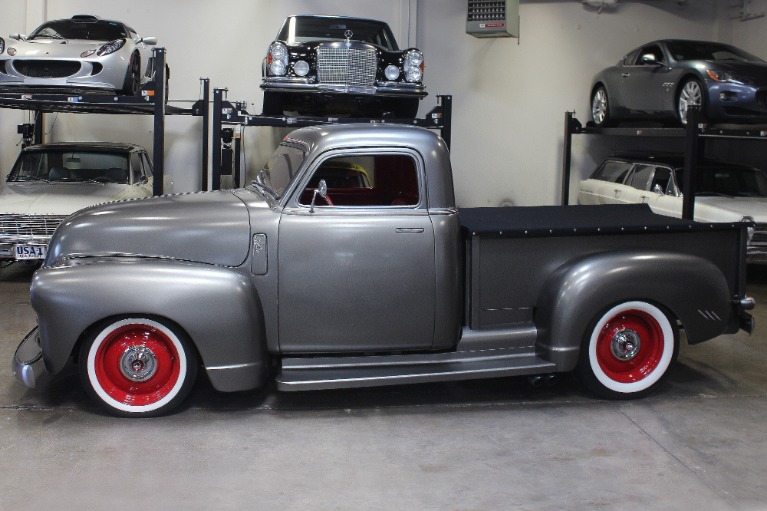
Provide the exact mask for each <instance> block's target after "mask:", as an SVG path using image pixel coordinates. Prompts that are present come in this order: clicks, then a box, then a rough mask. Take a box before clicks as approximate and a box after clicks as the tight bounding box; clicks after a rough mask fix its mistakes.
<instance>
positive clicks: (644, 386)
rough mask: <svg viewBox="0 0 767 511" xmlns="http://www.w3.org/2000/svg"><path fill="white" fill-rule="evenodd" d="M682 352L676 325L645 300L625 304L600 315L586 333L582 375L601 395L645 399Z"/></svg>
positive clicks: (584, 380)
mask: <svg viewBox="0 0 767 511" xmlns="http://www.w3.org/2000/svg"><path fill="white" fill-rule="evenodd" d="M678 351H679V335H678V331H677V328H676V325H674V324H672V323H671V321H669V319H668V316H667V315H666V314H665V313H664V312H663V311H661V310H660V309H659V308H658V307H656V306H655V305H652V304H650V303H647V302H641V301H632V302H624V303H621V304H619V305H616V306H615V307H613V308H611V309H610V310H608V311H607V312H605V313H604V314H602V315H601V316H600V317H599V318H598V319H597V320H596V323H595V324H594V326H593V328H592V329H591V330H589V332H588V333H587V334H586V338H585V339H584V341H583V347H582V349H581V356H580V362H579V364H578V372H579V373H580V375H581V378H582V380H583V382H584V384H585V385H586V386H587V387H588V388H589V389H590V390H592V391H593V392H594V393H596V394H598V395H600V396H602V397H607V398H611V399H630V398H637V397H642V396H644V395H646V394H649V393H650V392H652V391H653V390H654V389H655V388H656V387H657V386H658V385H659V384H660V383H661V381H662V380H663V378H664V377H665V376H666V374H667V373H668V370H669V368H670V367H671V365H672V363H673V362H674V360H676V357H677V354H678Z"/></svg>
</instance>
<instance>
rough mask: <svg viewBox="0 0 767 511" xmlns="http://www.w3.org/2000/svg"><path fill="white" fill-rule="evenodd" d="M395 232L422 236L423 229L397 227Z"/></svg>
mask: <svg viewBox="0 0 767 511" xmlns="http://www.w3.org/2000/svg"><path fill="white" fill-rule="evenodd" d="M395 232H397V234H421V233H422V232H423V227H397V228H396V229H395Z"/></svg>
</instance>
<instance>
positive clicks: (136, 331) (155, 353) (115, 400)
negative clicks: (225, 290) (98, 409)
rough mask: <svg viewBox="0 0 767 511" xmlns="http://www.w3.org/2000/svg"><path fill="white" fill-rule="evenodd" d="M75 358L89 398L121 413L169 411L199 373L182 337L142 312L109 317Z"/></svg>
mask: <svg viewBox="0 0 767 511" xmlns="http://www.w3.org/2000/svg"><path fill="white" fill-rule="evenodd" d="M79 360H80V362H79V368H80V377H81V379H82V382H83V385H84V387H85V389H86V391H87V393H88V394H89V395H90V397H91V398H93V399H94V400H95V401H97V402H98V403H100V404H102V405H103V406H105V407H106V408H107V410H108V411H109V412H110V413H112V414H114V415H118V416H122V417H150V416H156V415H162V414H165V413H167V412H170V411H171V410H173V409H174V408H176V407H177V406H178V405H179V404H181V402H182V401H183V400H184V399H185V398H186V396H187V395H188V394H189V391H190V390H191V388H192V385H193V383H194V380H195V378H196V376H197V354H196V352H195V350H194V348H192V347H191V344H190V343H189V342H188V341H187V340H186V339H185V337H184V336H183V335H181V334H180V333H178V332H177V331H176V328H174V327H170V326H168V325H166V324H163V323H161V322H159V321H156V320H153V319H148V318H144V317H129V318H124V319H118V320H115V321H112V322H108V323H107V324H105V325H104V326H103V327H102V328H100V329H98V330H97V332H96V334H95V335H93V336H91V337H90V338H89V339H88V340H86V341H85V342H84V343H83V345H82V347H81V348H80V359H79Z"/></svg>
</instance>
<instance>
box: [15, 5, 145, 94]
mask: <svg viewBox="0 0 767 511" xmlns="http://www.w3.org/2000/svg"><path fill="white" fill-rule="evenodd" d="M154 44H157V40H156V38H154V37H141V36H140V35H138V34H137V33H136V31H135V30H133V29H132V28H130V27H129V26H127V25H125V24H124V23H121V22H119V21H110V20H102V19H100V18H99V17H97V16H86V15H79V16H73V17H72V18H70V19H61V20H54V21H47V22H45V23H43V24H42V25H40V26H39V27H37V28H36V29H35V30H34V31H33V32H32V33H31V34H29V35H28V36H27V35H21V34H12V35H11V36H10V40H8V41H6V40H4V39H3V38H2V37H0V89H4V90H14V91H15V90H19V89H22V88H23V89H25V90H26V89H31V90H37V91H40V90H45V89H56V90H59V89H61V88H68V89H88V90H108V91H114V92H117V93H123V94H130V95H134V96H138V95H141V90H142V86H144V85H145V84H147V83H148V82H149V81H150V80H152V79H153V76H154V58H153V57H152V53H151V50H150V49H149V48H148V46H150V45H154Z"/></svg>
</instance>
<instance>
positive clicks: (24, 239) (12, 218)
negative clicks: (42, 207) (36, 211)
mask: <svg viewBox="0 0 767 511" xmlns="http://www.w3.org/2000/svg"><path fill="white" fill-rule="evenodd" d="M65 218H66V215H0V243H3V244H6V243H7V244H11V245H16V244H22V243H34V244H47V243H48V242H49V241H50V239H51V236H53V231H55V230H56V227H58V226H59V224H60V223H61V222H62V221H64V219H65Z"/></svg>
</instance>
